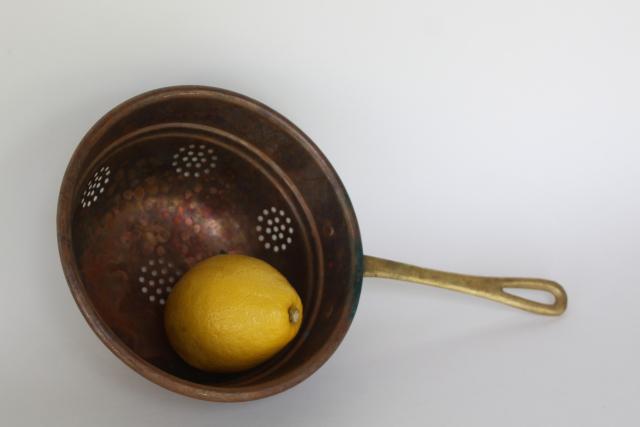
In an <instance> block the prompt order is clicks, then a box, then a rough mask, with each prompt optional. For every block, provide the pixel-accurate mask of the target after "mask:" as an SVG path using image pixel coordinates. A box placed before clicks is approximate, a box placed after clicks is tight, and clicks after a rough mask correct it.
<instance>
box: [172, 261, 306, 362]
mask: <svg viewBox="0 0 640 427" xmlns="http://www.w3.org/2000/svg"><path fill="white" fill-rule="evenodd" d="M164 321H165V329H166V332H167V336H168V338H169V342H170V343H171V346H172V347H173V348H174V349H175V351H176V352H177V353H178V354H179V355H180V357H182V358H183V359H184V360H185V361H186V362H187V363H189V364H190V365H192V366H194V367H196V368H198V369H201V370H203V371H207V372H239V371H243V370H245V369H249V368H252V367H254V366H256V365H258V364H260V363H262V362H264V361H265V360H267V359H269V358H270V357H272V356H273V355H275V354H276V353H277V352H278V351H280V350H281V349H282V348H283V347H284V346H285V345H287V343H288V342H290V341H291V340H292V339H293V337H295V335H296V333H297V332H298V329H300V324H301V323H302V302H301V301H300V297H299V296H298V294H297V293H296V291H295V289H294V288H293V286H291V284H289V282H288V281H287V279H286V278H285V277H284V276H283V275H282V274H280V272H278V270H276V269H275V268H273V267H272V266H270V265H269V264H267V263H266V262H264V261H261V260H259V259H257V258H252V257H249V256H244V255H219V256H215V257H212V258H208V259H206V260H204V261H201V262H199V263H198V264H196V265H195V266H194V267H193V268H191V269H190V270H189V271H188V272H187V273H186V274H185V275H184V276H183V277H182V278H181V279H180V281H179V282H178V283H177V284H176V286H175V287H174V289H173V291H172V292H171V294H170V295H169V298H168V300H167V304H166V306H165V311H164Z"/></svg>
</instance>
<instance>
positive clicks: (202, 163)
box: [171, 144, 218, 178]
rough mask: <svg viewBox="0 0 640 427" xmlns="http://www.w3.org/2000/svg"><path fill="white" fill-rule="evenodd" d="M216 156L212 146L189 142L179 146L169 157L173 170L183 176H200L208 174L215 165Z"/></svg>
mask: <svg viewBox="0 0 640 427" xmlns="http://www.w3.org/2000/svg"><path fill="white" fill-rule="evenodd" d="M217 161H218V156H217V155H216V154H215V151H214V150H213V148H208V147H207V146H206V145H204V144H199V145H198V144H189V145H186V146H183V147H180V148H179V149H178V151H177V152H176V153H175V154H174V155H173V157H172V159H171V166H172V167H173V169H174V171H175V172H176V173H177V174H178V175H181V176H183V177H185V178H200V177H201V176H204V175H209V174H210V173H211V171H212V170H213V169H214V168H215V167H216V162H217Z"/></svg>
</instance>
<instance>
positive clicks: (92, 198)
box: [80, 166, 111, 208]
mask: <svg viewBox="0 0 640 427" xmlns="http://www.w3.org/2000/svg"><path fill="white" fill-rule="evenodd" d="M110 181H111V168H110V167H109V166H102V167H101V168H100V169H98V170H97V171H96V172H95V173H94V174H93V176H92V177H91V179H90V180H89V182H88V183H87V188H86V189H85V190H84V191H83V192H82V197H81V199H80V205H81V206H82V207H83V208H88V207H90V206H91V205H92V204H95V203H96V202H97V201H98V199H99V198H100V195H102V193H104V190H105V188H106V187H107V184H109V182H110Z"/></svg>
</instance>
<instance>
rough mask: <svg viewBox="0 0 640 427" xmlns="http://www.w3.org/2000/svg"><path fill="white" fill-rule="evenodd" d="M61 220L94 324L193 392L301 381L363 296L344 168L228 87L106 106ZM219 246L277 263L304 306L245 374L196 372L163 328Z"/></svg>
mask: <svg viewBox="0 0 640 427" xmlns="http://www.w3.org/2000/svg"><path fill="white" fill-rule="evenodd" d="M58 222H59V224H58V229H59V243H60V251H61V256H62V260H63V265H64V269H65V274H66V275H67V278H68V281H69V284H70V287H71V290H72V292H73V294H74V297H75V298H76V300H77V302H78V305H79V306H80V308H81V310H82V311H83V314H84V315H85V317H86V318H87V320H88V322H89V323H90V325H91V326H92V328H93V329H94V331H95V332H96V333H97V334H98V336H99V337H100V338H101V339H102V340H103V341H104V342H105V343H106V344H107V346H109V348H110V349H111V350H112V351H114V353H115V354H116V355H118V356H119V357H120V358H121V359H122V360H123V361H125V362H126V363H127V364H129V365H130V366H131V367H132V368H134V369H136V370H137V371H138V372H140V373H141V374H143V375H145V376H146V377H147V378H149V379H151V380H153V381H155V382H157V383H159V384H161V385H163V386H165V387H168V388H170V389H172V390H174V391H178V392H181V393H184V394H187V395H190V396H194V397H199V398H203V399H210V400H222V401H225V400H247V399H253V398H258V397H263V396H266V395H269V394H273V393H276V392H278V391H281V390H283V389H286V388H288V387H291V386H292V385H294V384H295V383H297V382H299V381H301V380H302V379H304V378H305V377H306V376H308V375H310V374H311V373H312V372H313V371H315V369H317V368H318V367H319V366H320V365H321V364H322V363H323V362H324V361H325V360H326V359H327V358H328V357H329V356H330V354H331V353H332V352H333V350H334V349H335V347H336V346H337V345H338V343H339V342H340V340H341V339H342V337H343V336H344V334H345V333H346V330H347V328H348V326H349V323H350V321H351V317H352V314H353V312H354V310H355V307H356V304H357V299H358V296H359V291H360V282H361V279H362V270H361V261H362V254H361V248H360V238H359V233H358V229H357V223H356V220H355V216H354V214H353V211H352V209H351V206H350V204H349V202H348V199H347V197H346V193H345V192H344V189H343V187H342V185H341V184H340V182H339V180H338V178H337V176H336V175H335V173H334V171H333V170H332V169H331V167H330V165H329V164H328V162H327V161H326V159H325V158H324V157H323V156H322V154H321V153H320V152H319V151H318V150H317V148H316V147H315V146H314V145H313V144H312V143H311V142H310V141H309V140H308V138H307V137H306V136H305V135H304V134H302V133H301V132H300V131H299V130H298V129H296V128H295V127H293V125H291V124H290V123H289V122H288V121H286V120H285V119H284V118H282V117H281V116H279V115H278V114H277V113H275V112H273V111H272V110H270V109H268V108H267V107H265V106H263V105H261V104H259V103H257V102H255V101H252V100H249V99H247V98H245V97H242V96H240V95H237V94H233V93H230V92H226V91H221V90H217V89H211V88H203V87H177V88H167V89H163V90H158V91H154V92H150V93H147V94H144V95H141V96H139V97H137V98H134V99H132V100H130V101H128V102H127V103H125V104H123V105H121V106H119V107H117V108H116V109H115V110H113V111H112V112H111V113H109V114H108V115H106V116H105V117H104V118H103V119H102V120H101V121H100V122H98V124H96V126H94V128H93V129H92V130H91V131H90V132H89V133H88V134H87V136H86V137H85V139H84V140H83V141H82V143H81V144H80V146H79V147H78V149H77V150H76V153H75V154H74V156H73V158H72V160H71V162H70V165H69V167H68V170H67V173H66V175H65V179H64V182H63V186H62V190H61V195H60V203H59V214H58ZM220 253H243V254H249V255H252V256H256V257H258V258H261V259H264V260H266V261H267V262H269V263H270V264H272V265H274V266H275V267H276V268H278V269H279V270H280V271H281V272H282V273H283V274H284V275H285V276H286V277H287V278H288V280H289V281H290V282H291V283H292V284H293V286H294V287H295V288H296V290H297V291H298V293H299V294H300V296H301V298H302V301H303V304H304V309H305V317H304V323H303V325H302V328H301V330H300V333H299V334H298V336H297V337H296V339H295V340H294V341H293V342H292V343H291V344H290V345H289V346H288V347H287V348H285V349H284V350H283V351H282V352H281V353H280V354H279V355H278V356H276V357H275V358H274V359H272V360H270V361H269V362H267V363H265V364H264V365H262V366H259V367H257V368H255V369H253V370H252V371H249V372H246V373H243V374H238V375H226V376H223V375H213V374H207V373H204V372H201V371H199V370H196V369H194V368H191V367H189V366H188V365H187V364H185V363H184V362H183V361H182V360H181V359H180V358H179V357H178V356H177V355H176V354H175V353H174V352H173V350H172V349H171V348H170V347H169V345H168V342H167V340H166V338H165V335H164V329H163V325H162V310H163V304H164V301H165V298H166V297H167V295H168V293H169V292H170V290H171V287H172V285H173V284H174V283H175V282H176V281H177V280H178V278H179V277H180V274H182V273H183V272H185V271H186V270H187V269H188V268H189V267H191V266H192V265H193V264H194V263H196V262H198V261H200V260H201V259H204V258H206V257H209V256H212V255H216V254H220Z"/></svg>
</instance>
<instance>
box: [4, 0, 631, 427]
mask: <svg viewBox="0 0 640 427" xmlns="http://www.w3.org/2000/svg"><path fill="white" fill-rule="evenodd" d="M639 23H640V4H639V3H638V2H637V1H636V0H628V1H621V0H599V1H589V0H548V1H522V0H518V1H513V0H502V1H500V0H485V1H471V0H431V1H415V2H410V1H398V0H395V1H387V2H380V1H378V2H373V1H364V0H361V1H338V0H336V1H274V0H271V1H265V2H257V1H256V2H247V1H200V2H198V1H184V0H183V1H165V2H161V1H144V2H142V1H126V2H119V1H113V0H110V1H99V2H96V1H93V2H91V1H80V0H78V1H51V2H46V1H41V2H35V1H25V0H21V1H7V0H2V1H0V204H1V208H2V216H1V218H2V233H1V238H0V267H1V269H2V280H3V284H2V290H3V292H2V295H1V298H0V340H1V345H0V423H1V424H2V425H7V426H18V425H34V426H35V425H60V426H75V425H77V426H86V425H96V426H102V425H105V426H129V425H131V426H141V425H154V426H165V425H166V426H176V425H185V426H252V425H260V426H263V425H273V426H281V427H284V426H298V427H300V426H305V427H306V426H326V425H332V426H342V425H344V426H355V425H362V426H364V425H370V426H390V425H432V426H440V427H442V426H470V425H486V426H489V425H491V426H519V427H522V426H536V427H537V426H603V425H612V426H637V425H638V422H639V420H640V415H639V414H638V409H637V408H638V401H637V400H638V396H639V395H640V368H639V366H640V365H639V360H640V310H639V309H638V301H639V300H640V269H639V268H638V265H639V262H640V259H639V256H640V191H639V190H640V167H639V166H638V161H639V160H640V120H639V116H640V78H639V76H640V25H639ZM174 84H206V85H213V86H219V87H224V88H228V89H232V90H235V91H238V92H241V93H244V94H247V95H249V96H251V97H254V98H256V99H258V100H260V101H262V102H265V103H266V104H268V105H270V106H272V107H273V108H275V109H276V110H278V111H280V112H281V113H283V114H284V115H285V116H287V117H289V118H290V119H291V120H292V121H293V122H294V123H296V124H297V125H298V126H300V127H301V128H302V129H303V130H304V131H305V132H307V133H308V134H309V135H310V136H311V138H312V139H314V140H315V141H316V142H317V144H318V145H319V146H320V148H321V149H322V150H323V151H324V153H325V154H326V155H327V156H328V158H329V159H330V160H331V161H332V162H333V165H334V166H335V168H336V169H337V171H338V172H339V174H340V175H341V177H342V179H343V181H344V184H345V186H346V187H347V189H348V190H349V192H350V195H351V197H352V201H353V204H354V207H355V209H356V212H357V214H358V218H359V221H360V226H361V231H362V236H363V243H364V248H365V252H366V253H368V254H373V255H377V256H382V257H388V258H393V259H397V260H401V261H406V262H411V263H415V264H419V265H425V266H430V267H434V268H439V269H446V270H453V271H460V272H466V273H475V274H501V275H518V276H523V275H530V276H541V277H547V278H553V279H555V280H558V281H559V282H561V283H562V284H564V285H565V287H566V289H567V291H568V293H569V296H570V304H569V310H568V311H567V313H566V315H565V316H563V317H561V318H544V317H539V316H534V315H531V314H528V313H525V312H521V311H518V310H515V309H511V308H508V307H503V306H501V305H498V304H495V303H491V302H488V301H483V300H478V299H475V298H472V297H468V296H464V295H459V294H455V293H451V292H446V291H443V290H439V289H432V288H427V287H423V286H416V285H411V284H403V283H399V282H391V281H384V280H375V279H366V280H365V283H364V286H363V292H362V299H361V301H360V306H359V308H358V313H357V315H356V317H355V321H354V323H353V326H352V328H351V330H350V332H349V334H348V335H347V337H346V339H345V340H344V342H343V343H342V345H341V347H340V348H339V349H338V351H337V352H336V353H335V355H334V356H333V357H332V358H331V359H330V361H329V362H328V363H327V364H326V365H324V366H323V367H322V368H321V369H320V370H319V371H318V372H317V373H316V374H315V375H313V376H312V377H311V378H309V379H308V380H307V381H305V382H303V383H302V384H300V385H299V386H297V387H295V388H293V389H291V390H289V391H287V392H285V393H283V394H280V395H277V396H275V397H272V398H268V399H264V400H261V401H256V402H250V403H244V404H215V403H207V402H201V401H197V400H192V399H189V398H186V397H183V396H180V395H176V394H173V393H171V392H168V391H166V390H164V389H162V388H160V387H158V386H156V385H154V384H152V383H150V382H148V381H147V380H145V379H144V378H142V377H140V376H138V375H136V374H135V373H134V372H133V371H131V370H130V369H129V368H127V367H126V366H125V365H123V364H122V363H121V362H120V361H119V360H118V359H116V358H115V357H114V356H113V355H112V354H111V353H110V352H109V351H108V350H107V349H106V347H104V346H103V345H102V344H101V343H100V342H99V341H98V339H97V338H96V337H95V336H94V335H93V333H92V332H91V331H90V329H89V328H88V326H87V325H86V324H85V322H84V320H83V319H82V316H81V315H80V312H79V311H78V309H77V308H76V306H75V304H74V302H73V300H72V298H71V295H70V292H69V291H68V289H67V285H66V283H65V280H64V278H63V275H62V271H61V267H60V264H59V259H58V253H57V246H56V237H55V234H56V230H55V208H56V201H57V200H56V199H57V192H58V189H59V185H60V181H61V179H62V175H63V173H64V169H65V167H66V164H67V161H68V159H69V157H70V155H71V153H72V151H73V149H74V147H75V146H76V144H77V143H78V141H79V140H80V139H81V138H82V136H83V135H84V133H85V132H86V131H87V130H88V128H89V127H90V126H91V125H92V124H93V123H94V122H95V121H96V120H97V119H98V118H99V117H100V116H101V115H102V114H103V113H105V112H106V111H107V110H108V109H110V108H111V107H113V106H114V105H116V104H117V103H119V102H121V101H123V100H124V99H126V98H128V97H130V96H133V95H135V94H138V93H140V92H143V91H146V90H149V89H153V88H156V87H161V86H167V85H174Z"/></svg>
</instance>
